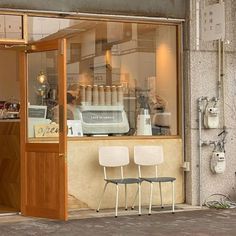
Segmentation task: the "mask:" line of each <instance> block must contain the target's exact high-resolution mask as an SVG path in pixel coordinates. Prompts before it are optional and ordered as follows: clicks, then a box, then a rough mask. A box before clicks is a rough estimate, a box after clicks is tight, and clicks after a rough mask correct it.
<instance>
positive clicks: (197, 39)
mask: <svg viewBox="0 0 236 236" xmlns="http://www.w3.org/2000/svg"><path fill="white" fill-rule="evenodd" d="M199 22H200V0H197V1H196V50H197V51H198V50H199V49H200V27H199Z"/></svg>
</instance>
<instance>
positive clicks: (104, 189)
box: [97, 182, 108, 212]
mask: <svg viewBox="0 0 236 236" xmlns="http://www.w3.org/2000/svg"><path fill="white" fill-rule="evenodd" d="M107 184H108V182H106V183H105V185H104V188H103V192H102V195H101V198H100V201H99V204H98V208H97V212H99V209H100V206H101V203H102V199H103V196H104V193H105V191H106V188H107Z"/></svg>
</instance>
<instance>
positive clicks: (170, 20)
mask: <svg viewBox="0 0 236 236" xmlns="http://www.w3.org/2000/svg"><path fill="white" fill-rule="evenodd" d="M8 12H9V13H11V14H12V13H18V14H19V13H22V14H27V15H28V16H46V15H47V16H50V17H59V18H65V19H66V18H68V19H70V18H77V19H90V20H91V19H93V20H117V21H128V22H131V21H132V22H133V21H135V22H147V23H148V22H159V23H160V22H163V23H176V24H179V23H181V22H184V21H185V19H181V18H180V19H178V18H168V17H166V18H164V17H148V16H130V15H129V16H128V15H111V14H96V13H83V12H63V11H43V10H22V9H10V8H0V13H1V14H3V13H4V14H7V13H8Z"/></svg>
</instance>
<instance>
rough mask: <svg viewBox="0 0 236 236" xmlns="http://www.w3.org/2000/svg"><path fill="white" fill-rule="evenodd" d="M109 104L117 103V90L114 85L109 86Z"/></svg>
mask: <svg viewBox="0 0 236 236" xmlns="http://www.w3.org/2000/svg"><path fill="white" fill-rule="evenodd" d="M111 105H113V106H116V105H117V91H116V86H114V85H113V86H112V87H111Z"/></svg>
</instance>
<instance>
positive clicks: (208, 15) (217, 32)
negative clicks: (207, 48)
mask: <svg viewBox="0 0 236 236" xmlns="http://www.w3.org/2000/svg"><path fill="white" fill-rule="evenodd" d="M201 28H202V40H204V41H211V40H218V39H222V40H223V39H224V38H225V4H224V3H223V2H222V3H219V4H213V5H209V6H207V7H205V9H204V10H203V11H202V27H201Z"/></svg>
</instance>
